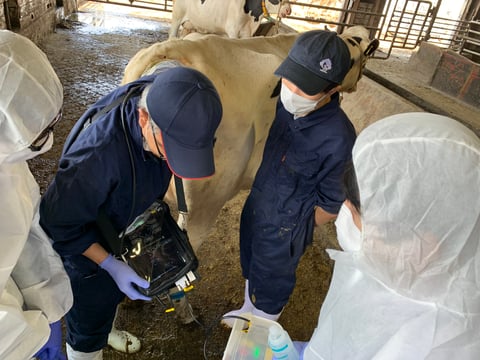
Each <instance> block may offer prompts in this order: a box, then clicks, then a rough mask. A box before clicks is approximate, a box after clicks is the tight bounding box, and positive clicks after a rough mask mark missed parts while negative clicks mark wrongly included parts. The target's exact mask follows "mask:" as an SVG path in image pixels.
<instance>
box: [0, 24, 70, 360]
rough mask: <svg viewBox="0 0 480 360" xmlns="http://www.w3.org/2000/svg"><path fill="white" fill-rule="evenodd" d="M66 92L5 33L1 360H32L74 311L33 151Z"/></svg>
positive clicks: (31, 47) (29, 50) (25, 45)
mask: <svg viewBox="0 0 480 360" xmlns="http://www.w3.org/2000/svg"><path fill="white" fill-rule="evenodd" d="M62 102H63V89H62V85H61V83H60V81H59V79H58V77H57V75H56V74H55V72H54V70H53V68H52V67H51V65H50V63H49V61H48V59H47V57H46V56H45V54H44V53H43V52H42V51H41V50H40V49H38V48H37V47H36V46H35V44H34V43H33V42H31V41H30V40H28V39H27V38H25V37H23V36H20V35H18V34H15V33H13V32H10V31H7V30H0V199H2V206H1V207H0V359H2V360H9V359H12V360H22V359H29V358H31V357H32V356H33V355H34V354H35V353H36V352H37V351H38V350H39V349H40V348H41V347H42V345H43V344H45V343H46V342H47V340H48V338H49V335H50V328H49V323H52V322H55V321H58V320H59V319H60V318H61V317H62V316H63V315H64V314H65V313H66V312H67V311H68V309H69V308H70V307H71V305H72V301H73V297H72V292H71V288H70V282H69V278H68V276H67V274H66V273H65V270H64V268H63V264H62V262H61V259H60V257H59V256H58V255H57V253H56V252H55V251H54V250H53V248H52V246H51V243H50V240H49V238H48V237H47V236H46V234H45V233H44V232H43V230H42V228H41V227H40V225H39V222H38V220H39V215H38V205H39V201H40V191H39V187H38V184H37V182H36V181H35V179H34V177H33V175H32V173H31V172H30V170H29V168H28V165H27V161H26V160H27V159H30V158H33V157H34V156H36V155H38V154H41V153H43V152H45V151H47V150H49V149H50V148H51V146H52V142H53V135H50V138H49V140H48V141H47V143H46V144H45V146H44V147H43V148H42V149H41V150H40V151H38V152H32V151H31V150H30V149H29V148H28V147H29V145H30V144H31V143H32V141H33V140H34V139H35V138H36V137H37V135H39V134H40V132H41V131H42V130H43V129H45V128H46V127H47V126H48V125H49V124H50V122H51V121H52V120H53V119H54V118H55V116H56V115H57V113H58V112H59V110H60V109H61V106H62Z"/></svg>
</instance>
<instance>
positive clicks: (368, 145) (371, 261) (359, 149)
mask: <svg viewBox="0 0 480 360" xmlns="http://www.w3.org/2000/svg"><path fill="white" fill-rule="evenodd" d="M353 162H354V166H355V171H356V174H357V180H358V185H359V190H360V200H361V212H362V224H363V232H364V233H363V239H364V240H363V244H362V249H361V250H360V257H361V259H362V260H361V261H360V262H361V263H363V264H364V265H365V269H364V270H365V271H366V272H368V273H369V274H370V275H371V276H372V277H374V278H376V279H378V280H379V281H381V282H382V283H383V284H384V285H386V286H387V287H388V288H390V289H392V290H393V291H395V292H397V293H399V294H401V295H403V296H407V297H408V298H410V299H414V300H420V301H428V302H433V303H435V304H437V305H439V306H441V307H445V308H446V309H448V310H450V311H454V312H457V313H462V314H478V313H480V246H479V243H480V196H479V193H478V191H479V189H480V140H479V138H478V137H477V136H476V135H475V134H474V133H473V132H471V131H470V130H469V129H467V128H466V127H464V126H463V125H461V124H460V123H458V122H457V121H455V120H452V119H449V118H447V117H443V116H439V115H433V114H428V113H407V114H400V115H395V116H391V117H389V118H387V119H384V120H381V121H378V122H377V123H374V124H373V125H371V126H369V127H368V128H366V129H365V130H364V131H363V132H362V133H361V134H360V136H359V137H358V140H357V143H356V144H355V146H354V149H353Z"/></svg>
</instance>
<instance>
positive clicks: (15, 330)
mask: <svg viewBox="0 0 480 360" xmlns="http://www.w3.org/2000/svg"><path fill="white" fill-rule="evenodd" d="M49 336H50V327H49V325H48V320H47V318H46V317H45V315H43V313H42V312H41V311H38V310H32V311H25V310H24V309H23V300H22V295H21V293H20V291H19V290H18V288H17V286H16V285H15V283H14V282H13V280H12V279H9V280H8V281H7V283H6V285H5V287H4V289H3V291H2V293H1V296H0V359H2V360H18V359H30V358H32V357H33V355H34V354H35V353H36V352H37V351H38V350H40V348H41V347H42V345H43V344H45V343H46V342H47V340H48V337H49Z"/></svg>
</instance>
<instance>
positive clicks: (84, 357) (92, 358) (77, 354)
mask: <svg viewBox="0 0 480 360" xmlns="http://www.w3.org/2000/svg"><path fill="white" fill-rule="evenodd" d="M66 347H67V358H68V360H103V350H98V351H94V352H88V353H85V352H81V351H75V350H73V349H72V348H71V347H70V345H68V344H67V346H66Z"/></svg>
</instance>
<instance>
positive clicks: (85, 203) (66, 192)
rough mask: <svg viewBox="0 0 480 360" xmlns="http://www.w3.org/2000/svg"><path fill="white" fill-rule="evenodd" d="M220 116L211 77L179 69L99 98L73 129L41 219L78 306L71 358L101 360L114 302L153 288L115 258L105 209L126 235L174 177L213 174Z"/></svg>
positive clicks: (69, 320)
mask: <svg viewBox="0 0 480 360" xmlns="http://www.w3.org/2000/svg"><path fill="white" fill-rule="evenodd" d="M118 99H121V100H120V101H119V100H118ZM112 104H113V106H112ZM95 114H99V116H98V117H97V118H95ZM92 117H93V118H94V119H95V121H91V124H90V125H89V126H88V127H85V129H83V130H81V131H79V128H80V127H82V128H83V127H84V123H85V119H91V118H92ZM221 117H222V105H221V102H220V98H219V95H218V93H217V91H216V89H215V88H214V86H213V84H212V83H211V82H210V80H208V79H207V78H206V77H205V76H204V75H203V74H202V73H200V72H198V71H196V70H194V69H191V68H187V67H182V66H177V65H172V66H171V67H166V68H164V69H163V70H162V71H160V72H159V73H157V74H154V75H148V76H145V77H142V78H140V79H139V80H136V81H134V82H132V83H129V84H126V85H124V86H121V87H119V88H118V89H116V90H114V91H113V92H112V93H110V94H108V95H107V96H105V97H104V98H102V99H100V100H99V101H98V102H97V103H95V104H94V105H93V106H92V107H91V108H90V109H89V110H87V112H86V113H85V114H84V115H83V116H82V118H81V119H80V120H79V121H78V123H77V125H76V126H75V127H74V129H73V130H72V132H71V133H70V135H69V138H68V139H67V142H66V144H65V147H64V149H63V153H62V156H61V159H60V162H59V168H58V171H57V173H56V175H55V178H54V180H53V182H52V183H51V184H50V186H49V188H48V189H47V191H46V193H45V194H44V196H43V198H42V202H41V206H40V215H41V225H42V226H43V228H44V229H45V230H46V232H47V233H48V234H49V235H50V236H51V238H52V239H53V246H54V248H55V250H56V251H57V252H58V253H59V254H60V255H61V256H62V259H63V262H64V266H65V269H66V270H67V273H68V275H69V277H70V281H71V283H72V288H73V294H74V305H73V307H72V309H71V310H70V311H69V313H68V314H67V315H66V325H67V354H68V358H69V360H76V359H82V360H84V359H102V349H103V348H104V347H105V346H106V345H107V340H108V336H109V332H110V330H111V329H112V324H113V320H114V317H115V311H116V308H117V305H118V304H119V303H120V302H121V301H122V300H123V299H124V297H125V295H127V296H128V297H129V298H130V299H132V300H136V299H143V300H149V299H150V298H148V297H146V296H144V295H143V294H142V293H140V292H139V291H138V288H137V287H141V288H147V287H148V286H149V283H148V281H146V280H145V279H143V278H141V277H139V276H138V275H137V274H136V273H135V272H134V271H133V270H132V269H131V268H130V267H129V266H128V265H127V264H126V263H124V262H123V261H121V260H118V259H117V258H115V257H114V256H112V253H113V249H112V248H111V246H110V245H109V243H108V242H106V241H105V239H104V238H103V237H102V236H101V235H100V231H99V228H98V227H97V224H96V220H97V218H98V216H99V214H100V213H101V212H103V213H105V214H106V215H107V216H108V218H109V219H110V221H111V223H112V225H113V226H114V227H115V230H116V231H117V232H118V233H121V232H122V231H123V230H124V229H125V228H126V227H127V226H128V225H129V223H130V222H131V221H132V220H133V219H134V218H135V217H137V216H138V215H140V214H141V213H143V212H144V211H145V210H146V209H147V208H148V207H149V206H150V205H151V204H152V203H153V202H154V201H155V200H156V199H158V198H162V197H163V196H164V194H165V192H166V191H167V188H168V186H169V183H170V179H171V177H172V173H173V174H175V175H177V176H179V177H181V178H184V179H201V178H205V177H209V176H211V175H213V173H214V172H215V166H214V158H213V144H214V136H215V131H216V129H217V127H218V125H219V123H220V119H221ZM87 123H88V122H87ZM127 334H128V333H127ZM128 335H131V334H128ZM127 340H131V339H127ZM125 346H127V345H125ZM138 349H139V344H138V346H134V348H133V349H132V348H128V349H125V350H128V351H129V352H134V351H138Z"/></svg>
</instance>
